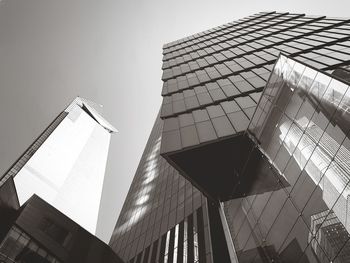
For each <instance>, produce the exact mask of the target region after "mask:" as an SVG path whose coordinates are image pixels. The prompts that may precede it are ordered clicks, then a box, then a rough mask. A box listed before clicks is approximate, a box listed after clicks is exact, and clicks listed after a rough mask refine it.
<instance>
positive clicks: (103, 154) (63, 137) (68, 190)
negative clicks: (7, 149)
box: [1, 98, 116, 242]
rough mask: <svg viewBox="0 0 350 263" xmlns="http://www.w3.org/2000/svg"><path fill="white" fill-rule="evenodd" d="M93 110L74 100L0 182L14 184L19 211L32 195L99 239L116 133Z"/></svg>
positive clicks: (78, 100)
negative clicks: (110, 150) (112, 139)
mask: <svg viewBox="0 0 350 263" xmlns="http://www.w3.org/2000/svg"><path fill="white" fill-rule="evenodd" d="M91 104H92V103H91V102H89V101H87V100H85V99H81V98H77V99H75V100H74V101H73V102H72V103H71V104H70V105H69V106H68V107H67V109H66V110H65V111H63V112H62V113H61V114H59V116H58V117H57V118H56V119H55V121H54V122H53V123H52V124H51V125H50V126H49V127H48V128H47V129H46V130H45V131H44V132H43V133H42V134H41V135H40V136H39V138H38V139H37V140H36V141H35V142H34V143H33V144H32V145H31V146H30V147H29V149H28V150H27V151H25V153H24V154H23V155H22V156H21V157H20V158H19V160H18V161H17V162H16V163H15V164H14V165H13V166H12V167H11V168H10V169H9V171H8V172H7V173H6V174H5V175H4V176H3V177H2V180H1V182H5V181H6V180H7V179H8V178H9V177H13V178H14V179H13V180H14V183H15V187H16V191H17V195H18V199H19V204H20V205H23V204H25V203H26V202H27V200H28V199H29V198H31V196H32V195H33V194H36V195H38V196H39V197H41V198H42V199H43V200H45V201H46V202H48V203H49V204H50V205H52V206H54V207H55V208H57V209H58V210H59V211H61V212H62V213H63V214H65V215H66V216H68V217H69V218H71V219H72V220H74V221H75V222H77V223H78V224H79V225H80V226H82V227H83V228H85V229H86V230H88V231H89V232H90V233H92V234H94V235H97V236H98V233H97V232H96V228H97V224H98V220H99V216H101V215H100V213H99V212H100V211H99V209H100V202H101V195H102V190H103V181H104V174H105V167H106V162H107V156H108V148H109V142H110V137H111V133H112V132H114V131H116V130H115V129H114V128H113V126H111V125H110V124H109V123H108V122H107V121H105V120H104V119H103V118H102V117H101V116H100V115H99V113H98V112H97V111H96V110H94V108H93V107H92V106H90V105H91ZM95 106H96V105H95ZM103 216H109V214H108V213H105V214H104V215H103ZM101 238H102V237H101ZM105 242H107V240H105Z"/></svg>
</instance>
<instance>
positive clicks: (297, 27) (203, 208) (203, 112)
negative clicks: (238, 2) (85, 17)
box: [110, 12, 350, 263]
mask: <svg viewBox="0 0 350 263" xmlns="http://www.w3.org/2000/svg"><path fill="white" fill-rule="evenodd" d="M349 37H350V20H349V19H342V18H327V17H324V16H306V15H304V14H293V13H279V12H261V13H258V14H255V15H252V16H249V17H246V18H243V19H240V20H237V21H234V22H231V23H228V24H225V25H222V26H219V27H216V28H213V29H209V30H207V31H204V32H200V33H198V34H194V35H192V36H189V37H186V38H183V39H180V40H177V41H174V42H171V43H168V44H166V45H164V47H163V66H162V69H163V75H162V80H163V88H162V96H163V103H162V105H161V109H160V113H159V116H158V117H157V119H156V122H155V126H154V128H153V130H152V133H151V135H150V138H149V141H148V143H147V146H146V149H145V151H144V154H143V156H142V159H141V161H140V164H139V167H138V169H137V172H136V174H135V177H134V180H133V182H132V184H131V187H130V190H129V193H128V196H127V198H126V200H125V203H124V206H123V209H122V211H121V214H120V217H119V219H118V222H117V225H116V227H115V230H114V233H113V237H112V240H111V242H110V245H111V247H113V249H114V250H115V251H116V252H117V253H118V254H119V255H120V256H122V257H123V259H124V260H126V261H127V262H137V263H139V262H196V260H198V261H199V262H211V261H214V262H229V261H231V262H240V263H241V262H293V263H294V262H347V261H348V259H347V255H348V252H347V251H348V250H349V248H350V245H349V244H350V243H349V242H348V237H349V235H348V230H349V228H350V226H349V224H350V223H349V220H348V218H349V216H348V214H349V212H348V211H349V210H348V207H349V205H348V192H349V190H348V188H349V187H348V184H349V179H350V177H349V176H348V171H349V170H350V167H348V163H349V160H350V156H349V153H350V152H349V150H350V149H349V145H350V143H349V142H348V136H347V134H348V127H350V125H349V121H350V119H349V116H348V113H349V109H348V108H349V101H348V95H347V94H350V93H348V87H347V85H346V84H344V82H342V81H339V80H338V79H337V76H338V77H341V78H343V79H348V78H349V75H350V74H349V67H348V65H349V64H350V55H349V54H350V41H349ZM281 52H283V54H285V55H286V56H280V53H281ZM287 56H288V57H287ZM276 61H277V64H276ZM296 61H298V62H296ZM304 63H307V64H308V66H306V65H305V64H304ZM271 72H272V74H271ZM322 72H326V73H333V75H334V77H332V76H331V75H327V74H324V73H322ZM247 171H248V172H247ZM182 176H183V177H182ZM244 176H245V178H243V177H244ZM184 178H186V179H184ZM192 184H193V185H195V186H196V187H193V186H192ZM197 188H198V189H200V190H201V191H202V192H199V191H198V190H197ZM349 189H350V188H349ZM202 193H203V194H202ZM212 207H215V209H216V211H222V213H221V214H220V215H222V216H221V217H218V216H215V213H211V211H213V209H212ZM221 207H222V209H223V210H221ZM215 209H214V210H215ZM201 214H203V217H202V216H199V217H198V215H201ZM202 218H203V226H204V228H202V227H201V225H202V223H201V221H202ZM191 220H193V221H191ZM191 222H192V223H191ZM190 224H193V228H192V226H190V227H189V225H190ZM219 225H220V227H222V229H223V232H224V234H225V235H224V236H223V235H221V236H220V235H216V234H217V233H218V232H220V231H219V230H218V229H217V228H216V227H217V226H219ZM186 227H187V229H191V233H188V231H186ZM192 229H193V231H192ZM201 229H204V232H203V233H204V239H203V238H201V235H202V234H200V233H201V232H202V230H201ZM197 233H198V234H197ZM196 234H197V237H196ZM186 237H187V241H186ZM192 238H193V240H192ZM201 240H202V241H201ZM203 240H204V242H205V245H204V248H205V250H203V249H202V248H203ZM221 242H224V243H225V244H226V245H227V246H228V250H229V257H230V258H229V259H228V258H227V257H226V258H224V259H223V257H220V253H216V252H217V251H219V250H218V249H219V247H224V246H225V245H222V243H221ZM188 244H191V245H190V250H188V249H187V250H186V248H185V247H186V246H187V247H188ZM192 244H193V245H192ZM197 244H198V245H197ZM218 244H220V245H218ZM197 246H198V249H197V248H196V247H197ZM197 251H198V257H197V256H196V255H197ZM203 251H205V254H206V259H205V260H206V261H205V260H204V259H203V258H204V257H203V256H201V255H202V254H201V253H204V252H203ZM349 251H350V250H349ZM203 255H204V254H203Z"/></svg>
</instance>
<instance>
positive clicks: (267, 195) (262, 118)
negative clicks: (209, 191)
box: [225, 55, 350, 262]
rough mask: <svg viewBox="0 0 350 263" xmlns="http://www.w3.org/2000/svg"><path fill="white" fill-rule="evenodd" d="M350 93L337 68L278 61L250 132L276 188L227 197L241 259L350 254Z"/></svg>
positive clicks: (334, 258)
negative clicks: (331, 72) (335, 73)
mask: <svg viewBox="0 0 350 263" xmlns="http://www.w3.org/2000/svg"><path fill="white" fill-rule="evenodd" d="M349 95H350V93H349V90H348V85H347V84H346V83H344V82H342V81H339V80H337V79H335V78H332V76H331V75H326V74H325V73H322V72H320V71H318V70H316V69H314V68H311V67H309V66H307V65H306V64H302V63H300V62H297V61H296V60H293V59H291V58H288V57H286V56H284V55H281V56H280V58H279V59H278V61H277V62H276V65H275V67H274V69H273V71H272V74H271V76H270V81H269V82H268V84H267V85H266V88H265V90H264V92H263V94H262V97H261V100H260V102H259V103H258V106H257V109H256V112H255V114H254V116H253V118H252V121H251V123H250V126H249V133H250V134H251V135H252V136H253V138H254V141H255V142H256V147H257V148H259V150H260V151H261V153H262V154H264V155H265V156H266V157H267V158H268V160H269V161H270V164H271V165H272V166H274V167H275V168H276V169H274V174H275V175H276V177H275V182H274V184H276V185H278V187H277V189H278V190H275V191H266V192H264V193H262V194H259V195H251V196H247V197H245V198H241V199H236V200H230V201H228V202H226V203H225V212H226V214H227V218H228V221H229V226H230V232H231V236H232V239H233V242H234V244H235V248H236V250H237V254H238V259H239V261H240V262H265V261H266V262H348V261H349V258H350V254H349V244H350V243H349V237H350V235H349V230H350V229H349V216H348V214H349V213H348V211H349V210H348V206H349V205H348V197H349V181H350V174H349V171H350V169H349V167H348V165H349V161H350V151H349V150H350V141H349V138H348V132H349V129H350V126H349V124H348V120H349V110H348V107H349V105H350V104H349ZM247 163H249V160H247ZM278 175H280V176H283V177H284V179H285V180H284V181H283V182H282V181H281V180H280V179H279V177H278ZM252 183H255V182H252ZM264 260H265V261H264Z"/></svg>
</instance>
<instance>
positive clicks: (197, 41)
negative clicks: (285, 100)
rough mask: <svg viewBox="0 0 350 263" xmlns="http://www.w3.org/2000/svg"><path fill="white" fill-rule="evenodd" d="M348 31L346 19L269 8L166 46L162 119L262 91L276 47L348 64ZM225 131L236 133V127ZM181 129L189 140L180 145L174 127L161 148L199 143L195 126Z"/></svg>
mask: <svg viewBox="0 0 350 263" xmlns="http://www.w3.org/2000/svg"><path fill="white" fill-rule="evenodd" d="M349 36H350V20H349V19H338V18H337V19H335V18H326V17H322V16H305V15H303V14H290V13H276V12H268V13H259V14H256V15H253V16H251V17H247V18H244V19H242V20H238V21H236V22H233V23H231V24H227V25H223V26H220V27H217V28H214V29H213V30H208V31H207V32H205V33H200V34H197V35H194V36H192V37H188V38H185V39H183V40H179V41H176V42H174V43H172V44H169V45H165V47H164V52H163V53H164V57H163V67H162V68H163V77H162V79H163V81H164V83H163V90H162V96H163V104H162V108H161V118H162V119H165V120H167V119H171V118H178V117H179V116H180V115H182V114H186V113H190V112H193V111H195V110H198V109H204V108H207V107H208V106H210V105H217V104H219V103H222V102H224V101H232V100H234V99H236V98H238V97H241V96H247V95H251V94H255V93H257V92H261V91H262V90H263V88H264V86H265V85H266V81H267V79H268V76H269V74H270V72H271V69H272V67H273V64H274V63H275V61H276V59H277V57H278V55H279V53H280V52H283V53H285V54H288V55H290V56H293V57H295V58H296V59H298V60H300V61H307V62H308V63H309V64H310V65H312V66H313V67H315V68H317V69H322V70H330V69H335V68H337V67H339V66H342V65H343V64H344V63H345V64H346V63H349V61H350V56H349V52H350V42H349ZM225 125H226V126H227V122H224V123H223V124H222V125H220V127H223V129H225V128H224V126H225ZM209 126H210V125H209ZM228 126H229V125H228ZM208 130H209V131H210V132H209V134H212V133H213V129H211V127H209V128H208ZM229 130H231V132H228V131H229ZM225 132H228V134H227V136H230V135H231V136H232V135H235V129H230V128H228V129H226V130H225ZM186 133H187V134H185V138H190V137H191V138H192V139H193V140H191V142H190V143H187V142H185V144H184V145H185V146H183V145H181V143H182V137H181V134H180V132H179V131H176V132H174V131H171V132H169V131H167V132H166V133H165V134H164V136H163V137H164V139H163V142H165V143H166V142H168V144H167V147H166V149H167V150H166V151H164V152H163V151H162V153H164V154H168V153H171V152H173V151H178V150H182V149H184V148H186V147H187V146H186V145H188V144H190V146H197V145H199V144H200V143H201V141H200V140H198V138H197V137H198V136H196V134H195V133H196V132H195V130H194V129H191V131H189V132H186ZM220 137H221V136H211V137H210V138H211V140H212V141H215V140H217V139H218V138H220ZM195 141H196V143H194V142H195ZM169 145H171V147H168V146H169Z"/></svg>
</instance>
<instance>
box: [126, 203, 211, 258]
mask: <svg viewBox="0 0 350 263" xmlns="http://www.w3.org/2000/svg"><path fill="white" fill-rule="evenodd" d="M203 216H205V215H204V214H203V209H202V207H200V208H198V209H197V210H196V211H194V213H193V214H190V215H189V216H187V217H185V218H184V220H182V221H181V222H180V223H178V224H177V225H175V226H174V227H172V228H171V229H169V230H168V231H167V232H166V233H165V234H164V235H163V236H162V237H161V238H160V239H158V240H156V241H154V242H153V244H151V245H150V246H148V247H147V248H146V249H145V250H143V251H141V252H140V253H139V254H138V255H136V256H135V257H134V258H132V259H131V260H130V261H128V262H129V263H141V262H145V263H148V262H161V263H165V262H169V263H170V262H177V263H186V262H188V263H190V262H191V263H192V262H201V263H205V262H211V256H210V253H207V249H206V247H208V246H210V242H209V240H208V236H206V234H205V231H206V230H207V228H208V223H207V220H204V217H203ZM150 251H152V253H150Z"/></svg>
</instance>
